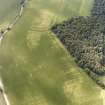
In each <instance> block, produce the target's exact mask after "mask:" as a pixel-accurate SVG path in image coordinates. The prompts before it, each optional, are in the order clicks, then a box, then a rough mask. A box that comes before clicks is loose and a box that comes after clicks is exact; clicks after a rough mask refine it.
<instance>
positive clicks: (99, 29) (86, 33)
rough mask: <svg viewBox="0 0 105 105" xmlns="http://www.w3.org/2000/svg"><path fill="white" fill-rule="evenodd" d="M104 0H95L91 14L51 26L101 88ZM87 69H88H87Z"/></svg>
mask: <svg viewBox="0 0 105 105" xmlns="http://www.w3.org/2000/svg"><path fill="white" fill-rule="evenodd" d="M103 5H105V0H96V1H95V3H94V6H93V9H92V10H91V16H86V17H83V16H79V17H73V18H71V19H70V20H67V21H64V22H63V23H61V24H56V25H54V26H53V27H52V29H51V30H52V31H53V32H54V33H55V34H56V35H57V37H58V38H59V39H60V41H61V42H62V43H63V44H64V45H65V47H66V48H67V50H68V51H69V52H70V54H71V55H72V56H73V57H75V61H76V62H77V64H78V65H79V66H80V67H81V68H83V69H84V70H85V71H86V72H87V73H88V74H89V75H90V77H91V78H92V79H93V80H95V81H96V83H97V84H99V85H100V86H101V87H102V88H105V84H104V83H103V82H102V81H101V80H100V79H99V77H101V76H102V77H103V76H105V6H104V8H103ZM87 69H88V71H87Z"/></svg>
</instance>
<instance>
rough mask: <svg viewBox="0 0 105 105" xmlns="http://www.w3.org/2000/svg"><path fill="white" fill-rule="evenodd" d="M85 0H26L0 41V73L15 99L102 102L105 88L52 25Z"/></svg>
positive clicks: (40, 103) (30, 103) (18, 103)
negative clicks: (86, 70)
mask: <svg viewBox="0 0 105 105" xmlns="http://www.w3.org/2000/svg"><path fill="white" fill-rule="evenodd" d="M82 1H83V0H46V1H45V0H29V1H28V4H27V8H26V10H25V11H24V14H23V16H22V18H21V19H20V20H19V22H18V23H17V24H16V25H15V27H14V28H13V29H12V30H11V31H10V32H9V33H8V34H7V35H6V36H5V38H4V40H3V43H2V44H1V46H0V75H1V78H2V80H3V83H4V87H5V91H6V94H7V96H8V99H9V101H10V104H11V105H104V104H103V101H102V100H103V99H102V98H103V97H101V89H100V88H99V87H98V86H97V85H96V84H95V83H94V82H93V81H92V80H91V79H90V78H89V77H88V76H87V75H86V74H85V73H84V72H83V71H82V70H81V69H80V68H79V67H78V66H77V65H76V64H75V62H74V59H73V58H72V57H71V56H70V55H69V54H68V52H67V51H66V49H65V48H64V47H63V46H62V44H61V43H60V42H59V41H58V39H57V38H56V37H55V35H54V34H53V33H52V32H51V31H50V28H51V27H52V25H53V24H54V23H55V22H60V21H63V20H65V19H67V18H68V17H69V16H73V15H79V12H80V11H78V9H80V7H81V4H82ZM89 1H91V0H89ZM69 2H71V3H72V7H71V8H70V6H69V5H71V4H69ZM87 3H90V4H88V5H85V3H83V4H82V6H83V5H85V7H86V6H89V5H90V6H91V2H87ZM73 7H74V9H73ZM89 10H90V8H89ZM89 10H87V9H86V11H87V12H85V14H86V13H87V15H88V14H89ZM65 11H66V12H65ZM81 11H82V10H81ZM69 12H70V13H69ZM81 13H82V12H81ZM99 94H100V95H99Z"/></svg>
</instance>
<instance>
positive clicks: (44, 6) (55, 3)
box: [31, 0, 64, 31]
mask: <svg viewBox="0 0 105 105" xmlns="http://www.w3.org/2000/svg"><path fill="white" fill-rule="evenodd" d="M36 2H37V1H36ZM37 5H38V7H36V11H38V14H37V15H36V17H35V19H34V22H33V26H32V27H31V30H34V31H47V30H49V29H50V28H51V26H52V25H53V24H54V23H55V22H56V19H57V16H58V15H59V14H60V12H61V11H62V9H63V7H64V0H48V1H46V2H45V1H44V0H40V1H39V2H37Z"/></svg>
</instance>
